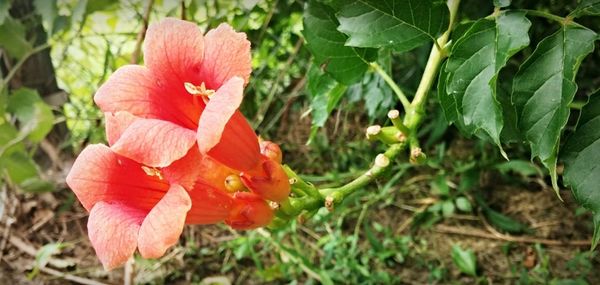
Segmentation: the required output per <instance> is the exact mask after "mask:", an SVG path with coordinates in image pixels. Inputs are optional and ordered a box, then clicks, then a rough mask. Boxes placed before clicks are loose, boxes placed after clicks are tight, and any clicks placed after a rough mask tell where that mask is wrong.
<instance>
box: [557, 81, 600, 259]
mask: <svg viewBox="0 0 600 285" xmlns="http://www.w3.org/2000/svg"><path fill="white" fill-rule="evenodd" d="M577 125H578V126H577V129H576V130H575V132H574V133H573V134H572V135H571V136H570V137H569V138H568V139H567V142H566V143H565V146H564V148H563V149H562V151H561V159H562V160H563V161H564V162H565V170H564V177H563V178H564V183H565V185H567V186H570V187H571V190H572V191H573V196H574V197H575V199H576V200H577V201H578V202H579V204H580V205H581V206H583V207H584V208H586V209H588V210H590V211H592V213H593V214H594V237H593V239H592V241H593V243H592V244H593V246H592V247H593V248H594V247H596V245H597V244H598V241H599V240H600V187H599V186H598V185H600V167H599V164H598V162H599V161H600V92H596V94H594V95H592V97H591V98H590V101H589V102H588V103H587V104H586V105H585V106H584V107H583V109H582V111H581V117H580V118H579V122H578V124H577Z"/></svg>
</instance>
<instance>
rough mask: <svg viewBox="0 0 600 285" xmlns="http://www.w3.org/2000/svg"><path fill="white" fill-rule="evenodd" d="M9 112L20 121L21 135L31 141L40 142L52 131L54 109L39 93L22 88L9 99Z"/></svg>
mask: <svg viewBox="0 0 600 285" xmlns="http://www.w3.org/2000/svg"><path fill="white" fill-rule="evenodd" d="M7 109H8V111H9V112H11V113H13V114H14V115H15V117H17V119H18V120H19V123H20V131H21V133H26V134H28V137H29V139H30V140H32V141H34V142H39V141H41V140H42V139H44V137H45V136H46V135H47V134H48V133H49V132H50V130H52V126H53V125H54V115H53V114H52V109H50V107H49V106H48V105H47V104H46V103H45V102H44V101H43V100H42V98H41V97H40V95H39V94H38V93H37V91H35V90H32V89H27V88H21V89H19V90H16V91H14V92H13V94H12V95H11V96H9V98H8V108H7Z"/></svg>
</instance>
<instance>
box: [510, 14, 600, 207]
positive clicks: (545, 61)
mask: <svg viewBox="0 0 600 285" xmlns="http://www.w3.org/2000/svg"><path fill="white" fill-rule="evenodd" d="M595 39H596V33H595V32H593V31H591V30H589V29H587V28H585V27H581V26H574V25H566V26H563V27H562V28H561V29H560V30H558V31H557V32H555V33H554V34H552V35H550V36H548V37H546V38H545V39H543V40H542V41H541V42H540V43H539V44H538V46H537V47H536V49H535V50H534V51H533V54H531V56H530V57H529V58H528V59H527V60H526V61H525V62H524V63H523V64H522V65H521V67H520V68H519V71H518V72H517V74H516V75H515V78H514V82H513V93H512V96H511V98H512V102H513V104H514V105H515V107H516V110H517V116H518V125H519V129H520V131H521V133H523V135H524V136H525V139H526V140H527V142H528V143H529V144H530V147H531V155H532V159H533V158H536V157H538V158H539V159H540V160H541V162H542V164H544V166H545V167H546V168H548V170H549V171H550V176H551V178H552V185H553V187H554V189H555V191H556V194H557V195H558V185H557V182H556V180H557V177H556V160H557V155H558V147H559V143H560V135H561V133H562V131H563V129H564V127H565V125H566V124H567V120H568V118H569V112H570V110H569V104H570V103H571V102H572V101H573V97H574V96H575V92H576V91H577V84H576V83H575V75H576V74H577V69H578V68H579V65H580V64H581V61H582V60H583V58H585V57H586V56H587V55H588V54H589V53H591V52H592V51H593V50H594V40H595Z"/></svg>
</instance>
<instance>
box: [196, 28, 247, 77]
mask: <svg viewBox="0 0 600 285" xmlns="http://www.w3.org/2000/svg"><path fill="white" fill-rule="evenodd" d="M250 72H252V59H251V56H250V42H249V41H248V40H247V39H246V34H244V33H236V32H235V31H234V30H233V28H232V27H231V26H229V25H228V24H221V25H219V26H218V27H217V28H216V29H213V30H210V31H209V32H208V33H206V37H205V50H204V61H203V62H202V71H201V74H202V79H203V80H204V82H205V84H206V86H207V87H208V88H210V89H219V87H220V86H221V85H222V84H224V83H225V82H227V81H228V80H229V79H230V78H233V77H234V76H238V77H240V78H242V79H243V80H244V83H245V84H247V83H248V78H249V77H250Z"/></svg>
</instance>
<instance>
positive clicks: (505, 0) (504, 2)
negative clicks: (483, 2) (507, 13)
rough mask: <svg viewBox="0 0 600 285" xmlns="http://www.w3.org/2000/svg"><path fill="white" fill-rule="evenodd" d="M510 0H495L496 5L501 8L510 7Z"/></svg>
mask: <svg viewBox="0 0 600 285" xmlns="http://www.w3.org/2000/svg"><path fill="white" fill-rule="evenodd" d="M510 1H511V0H494V6H496V7H500V8H503V7H508V6H510Z"/></svg>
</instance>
